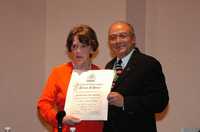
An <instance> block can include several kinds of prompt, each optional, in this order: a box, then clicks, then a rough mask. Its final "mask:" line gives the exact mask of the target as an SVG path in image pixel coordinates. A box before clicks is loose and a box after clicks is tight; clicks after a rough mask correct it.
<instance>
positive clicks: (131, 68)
mask: <svg viewBox="0 0 200 132" xmlns="http://www.w3.org/2000/svg"><path fill="white" fill-rule="evenodd" d="M137 54H139V50H138V49H136V50H135V51H134V52H133V53H132V55H131V57H130V59H129V61H128V63H127V65H126V67H125V68H124V70H123V73H122V75H121V76H120V77H119V78H118V80H117V83H116V86H119V85H120V84H121V82H123V81H124V79H125V78H126V76H127V75H128V74H130V72H131V73H132V72H134V70H135V66H136V63H137Z"/></svg>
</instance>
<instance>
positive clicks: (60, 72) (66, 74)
mask: <svg viewBox="0 0 200 132" xmlns="http://www.w3.org/2000/svg"><path fill="white" fill-rule="evenodd" d="M91 68H92V69H93V70H96V69H99V68H98V67H97V66H96V65H94V64H92V67H91ZM72 70H73V65H72V63H71V62H70V63H67V64H62V65H60V66H58V67H56V68H54V69H53V70H52V73H51V74H50V76H49V78H48V81H47V83H46V85H45V87H44V90H43V93H42V95H41V97H40V98H39V101H38V104H37V108H38V111H39V113H40V115H41V116H42V118H43V119H45V120H46V121H47V122H48V123H49V124H51V125H52V126H53V132H57V131H58V130H57V120H56V113H57V111H60V110H64V104H65V97H66V93H67V88H68V85H69V81H70V77H71V73H72ZM69 127H70V126H68V125H63V132H69ZM75 127H76V130H77V131H78V132H102V128H103V122H101V121H81V122H80V123H79V124H77V125H75Z"/></svg>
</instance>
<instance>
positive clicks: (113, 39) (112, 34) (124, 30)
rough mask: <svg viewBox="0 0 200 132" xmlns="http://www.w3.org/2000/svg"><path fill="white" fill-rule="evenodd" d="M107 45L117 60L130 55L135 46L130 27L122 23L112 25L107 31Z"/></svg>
mask: <svg viewBox="0 0 200 132" xmlns="http://www.w3.org/2000/svg"><path fill="white" fill-rule="evenodd" d="M109 45H110V48H111V50H112V51H113V53H114V54H115V55H116V56H117V57H119V58H122V57H124V56H126V55H127V54H128V53H130V51H131V50H132V49H133V48H134V46H135V37H134V35H133V33H132V32H131V30H130V27H129V26H128V25H127V24H124V23H116V24H113V25H112V26H111V28H110V30H109Z"/></svg>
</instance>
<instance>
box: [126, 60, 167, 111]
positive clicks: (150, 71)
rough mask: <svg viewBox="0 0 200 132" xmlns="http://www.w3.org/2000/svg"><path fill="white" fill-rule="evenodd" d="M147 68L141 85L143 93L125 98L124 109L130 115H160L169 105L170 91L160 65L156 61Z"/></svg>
mask: <svg viewBox="0 0 200 132" xmlns="http://www.w3.org/2000/svg"><path fill="white" fill-rule="evenodd" d="M147 67H148V68H147V70H146V71H145V72H144V75H143V79H142V82H141V83H142V84H139V88H141V89H142V92H141V93H139V94H138V95H136V96H125V98H124V108H125V111H127V112H129V113H137V112H139V113H140V112H142V113H148V112H150V113H159V112H162V111H163V110H164V109H165V107H166V106H167V104H168V100H169V97H168V91H167V86H166V82H165V77H164V74H163V72H162V68H161V65H160V63H159V62H158V61H156V60H154V61H153V63H151V64H150V65H148V66H147Z"/></svg>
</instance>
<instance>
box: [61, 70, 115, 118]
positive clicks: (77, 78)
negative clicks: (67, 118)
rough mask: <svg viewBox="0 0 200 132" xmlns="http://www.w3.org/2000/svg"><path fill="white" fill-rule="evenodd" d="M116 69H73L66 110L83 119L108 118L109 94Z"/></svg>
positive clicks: (69, 113) (67, 112)
mask: <svg viewBox="0 0 200 132" xmlns="http://www.w3.org/2000/svg"><path fill="white" fill-rule="evenodd" d="M114 76H115V71H114V70H88V71H80V70H73V72H72V75H71V80H70V83H69V86H68V90H67V97H66V101H65V108H64V109H65V111H66V114H68V115H75V116H77V117H79V118H80V119H81V120H107V112H108V101H107V95H108V93H109V92H110V90H111V87H112V82H113V79H114Z"/></svg>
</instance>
